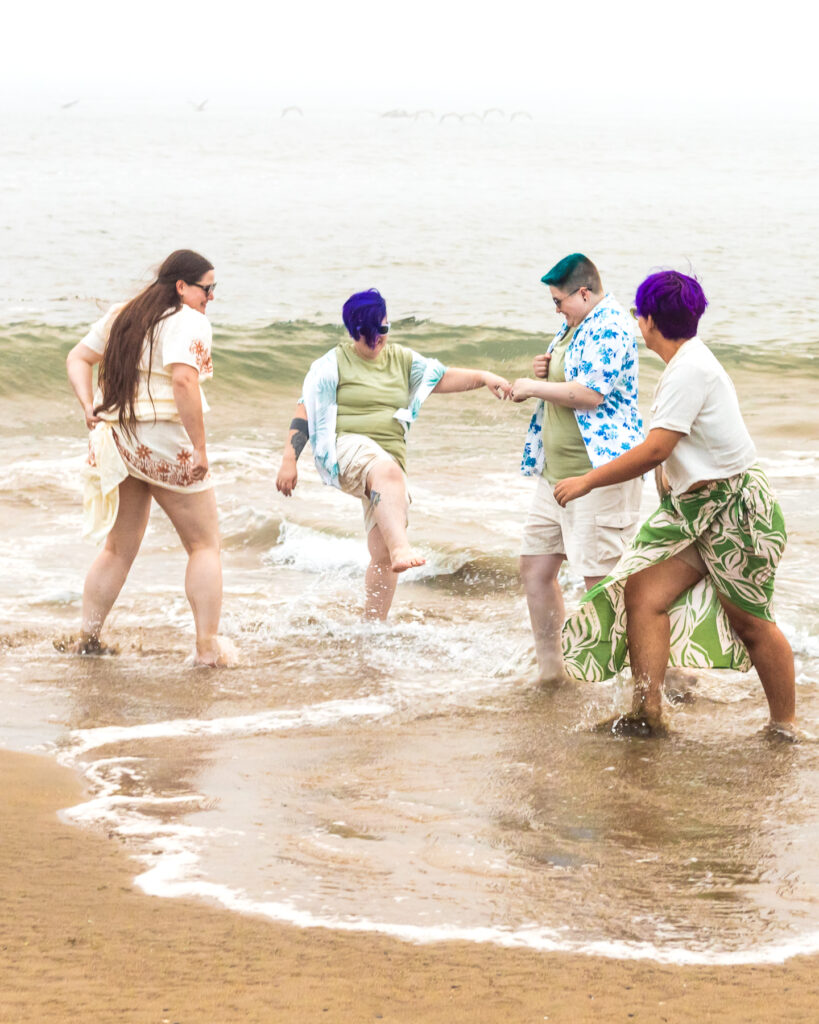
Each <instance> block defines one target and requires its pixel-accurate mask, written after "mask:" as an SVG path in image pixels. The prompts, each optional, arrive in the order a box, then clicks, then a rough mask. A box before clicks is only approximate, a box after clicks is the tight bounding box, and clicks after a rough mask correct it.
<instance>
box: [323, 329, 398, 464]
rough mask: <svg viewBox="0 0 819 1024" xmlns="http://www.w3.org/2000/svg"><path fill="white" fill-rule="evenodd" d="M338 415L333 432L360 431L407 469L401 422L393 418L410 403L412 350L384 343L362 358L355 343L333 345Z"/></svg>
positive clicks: (357, 432)
mask: <svg viewBox="0 0 819 1024" xmlns="http://www.w3.org/2000/svg"><path fill="white" fill-rule="evenodd" d="M336 355H337V357H338V390H337V392H336V403H337V405H338V414H337V420H336V434H337V435H338V436H341V435H342V434H363V435H364V436H365V437H369V438H371V439H372V440H373V441H375V442H376V444H380V445H381V447H382V448H383V449H384V451H385V452H389V454H390V455H392V456H393V457H394V458H396V459H397V460H398V462H399V464H400V466H401V468H402V469H403V470H404V472H405V473H406V471H407V442H406V438H405V432H404V425H403V423H402V422H401V421H400V420H397V419H395V413H396V411H397V410H398V409H406V407H407V406H408V404H409V381H410V369H411V368H412V352H411V351H410V350H409V349H408V348H404V346H403V345H385V346H384V348H383V349H382V350H381V351H380V352H379V353H378V356H377V357H376V358H375V359H364V358H363V357H362V356H360V355H359V354H358V353H357V352H356V350H355V343H354V342H352V341H348V342H345V343H343V344H341V345H339V346H338V347H337V348H336Z"/></svg>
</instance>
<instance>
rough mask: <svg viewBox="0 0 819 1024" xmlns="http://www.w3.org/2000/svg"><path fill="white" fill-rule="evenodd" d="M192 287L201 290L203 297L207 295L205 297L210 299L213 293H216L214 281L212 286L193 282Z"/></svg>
mask: <svg viewBox="0 0 819 1024" xmlns="http://www.w3.org/2000/svg"><path fill="white" fill-rule="evenodd" d="M192 287H193V288H201V289H202V291H203V292H204V293H205V295H207V297H208V298H210V297H211V295H213V293H214V292H215V291H216V282H215V281H214V282H213V284H199V282H198V281H194V282H193V284H192Z"/></svg>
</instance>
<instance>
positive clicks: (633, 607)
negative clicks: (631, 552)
mask: <svg viewBox="0 0 819 1024" xmlns="http://www.w3.org/2000/svg"><path fill="white" fill-rule="evenodd" d="M623 604H624V605H625V609H626V615H628V616H631V615H633V614H634V613H635V612H640V611H644V610H650V611H659V610H660V609H655V608H653V607H652V605H651V602H650V600H649V593H648V592H647V590H646V588H645V587H643V586H642V585H641V582H640V580H639V579H637V577H636V576H629V578H628V579H627V580H626V585H625V587H624V588H623ZM662 610H663V611H664V610H665V609H662Z"/></svg>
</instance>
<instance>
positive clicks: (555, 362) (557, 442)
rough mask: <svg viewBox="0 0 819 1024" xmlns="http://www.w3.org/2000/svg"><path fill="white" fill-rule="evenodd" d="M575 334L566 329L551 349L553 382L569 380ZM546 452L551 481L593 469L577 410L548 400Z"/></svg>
mask: <svg viewBox="0 0 819 1024" xmlns="http://www.w3.org/2000/svg"><path fill="white" fill-rule="evenodd" d="M573 337H574V329H573V330H570V331H567V332H566V335H565V336H564V337H563V338H561V339H560V341H559V342H558V343H557V344H556V345H555V347H554V348H553V349H552V358H551V360H550V361H549V376H548V377H547V380H548V381H549V383H550V384H555V383H561V382H563V381H565V380H566V374H565V372H564V368H563V364H564V362H565V359H566V349H567V348H568V347H569V345H570V344H571V340H572V338H573ZM543 454H544V457H545V460H546V461H545V464H544V466H543V475H544V476H545V477H546V479H547V480H548V481H549V483H550V484H556V483H557V482H558V480H565V478H566V477H567V476H582V475H583V473H588V471H589V470H590V469H591V468H592V464H591V462H590V460H589V456H588V453H587V451H586V446H585V444H583V438H582V437H581V436H580V427H578V425H577V419H576V418H575V415H574V409H569V408H568V407H567V406H565V405H554V404H553V403H552V402H546V408H545V411H544V414H543Z"/></svg>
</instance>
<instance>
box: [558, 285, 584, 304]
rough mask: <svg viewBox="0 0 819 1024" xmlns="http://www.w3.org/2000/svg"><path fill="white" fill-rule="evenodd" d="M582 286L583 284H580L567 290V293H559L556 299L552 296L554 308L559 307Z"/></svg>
mask: <svg viewBox="0 0 819 1024" xmlns="http://www.w3.org/2000/svg"><path fill="white" fill-rule="evenodd" d="M583 287H584V285H582V284H581V285H580V286H579V287H577V288H575V290H574V291H573V292H569V294H568V295H561V297H560V298H559V299H556V298H555V297H554V296H552V302H553V303H554V304H555V309H560V307H561V306H562V305H563V303H564V302H565V301H566V299H570V298H571V297H572V295H574V294H575V292H579V291H580V289H581V288H583Z"/></svg>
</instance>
